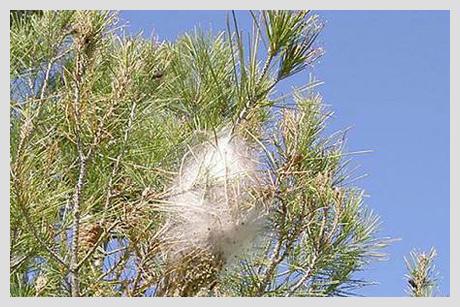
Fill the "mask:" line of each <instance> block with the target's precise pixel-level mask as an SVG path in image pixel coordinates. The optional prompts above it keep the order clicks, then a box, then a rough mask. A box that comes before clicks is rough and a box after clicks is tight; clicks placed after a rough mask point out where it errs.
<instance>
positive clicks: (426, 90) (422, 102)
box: [121, 11, 450, 296]
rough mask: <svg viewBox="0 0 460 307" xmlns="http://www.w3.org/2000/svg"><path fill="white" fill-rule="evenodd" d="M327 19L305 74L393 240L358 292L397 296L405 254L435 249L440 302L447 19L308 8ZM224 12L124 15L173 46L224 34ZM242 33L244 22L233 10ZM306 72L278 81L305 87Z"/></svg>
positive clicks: (444, 257)
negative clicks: (342, 132)
mask: <svg viewBox="0 0 460 307" xmlns="http://www.w3.org/2000/svg"><path fill="white" fill-rule="evenodd" d="M317 13H318V14H319V15H320V16H321V17H322V19H323V20H324V21H325V22H326V27H325V29H324V31H323V33H322V35H321V36H320V38H319V43H320V44H321V45H323V46H324V48H325V49H326V55H325V56H324V57H323V58H322V60H321V61H320V63H318V64H317V65H315V67H314V68H313V70H312V72H313V73H314V75H315V76H316V77H318V78H319V79H321V80H324V81H325V84H324V85H322V86H321V87H320V88H319V91H320V93H321V94H322V95H323V97H324V100H325V102H326V103H327V104H329V105H331V107H332V108H333V110H335V112H336V113H335V118H334V120H333V121H332V122H331V128H332V129H336V130H337V129H342V128H345V127H348V126H352V127H353V128H352V130H351V131H350V133H349V134H348V136H349V140H348V149H349V150H350V151H354V150H364V149H371V150H373V151H374V152H373V153H371V154H367V155H365V156H359V157H356V158H355V160H356V161H357V163H359V165H361V172H362V173H367V174H369V176H368V177H366V178H364V179H361V180H360V181H359V182H357V184H359V185H360V186H361V187H363V188H364V189H365V190H366V191H367V193H368V194H369V195H370V197H369V198H368V199H367V203H368V204H369V206H370V207H371V208H373V209H374V210H375V211H376V212H377V213H378V214H379V215H380V216H381V217H382V220H383V230H382V235H384V236H391V237H394V238H401V241H399V242H396V243H394V244H393V245H392V246H391V247H390V248H388V249H387V252H388V253H389V254H390V259H389V261H387V262H382V263H377V264H375V265H372V266H371V267H370V268H369V270H367V271H366V272H364V273H363V275H364V276H366V277H368V278H370V279H373V280H376V281H378V282H380V285H377V286H371V287H367V288H365V289H363V290H361V291H360V292H359V293H360V294H362V295H366V296H402V295H405V293H404V291H403V289H404V287H405V282H404V279H403V276H404V274H405V266H404V261H403V257H404V256H405V255H407V254H408V253H409V251H410V250H411V249H412V248H414V247H417V248H423V249H429V248H430V247H431V246H434V247H436V248H437V249H438V252H439V257H438V259H437V265H438V268H439V271H440V275H441V278H442V279H441V280H440V295H449V293H450V292H449V291H450V290H449V279H450V275H449V253H450V249H449V240H450V238H449V69H450V65H449V12H448V11H317ZM226 14H227V12H225V11H123V12H122V13H121V17H122V18H123V19H124V20H125V21H127V22H129V27H128V30H129V31H130V32H132V33H135V32H138V31H141V30H143V32H144V34H145V35H146V36H150V35H151V34H152V33H155V34H156V35H158V37H159V38H160V39H161V40H171V41H174V40H175V39H176V38H177V37H178V36H180V35H181V34H182V33H183V32H185V31H189V30H192V29H193V27H194V26H198V25H200V26H202V27H204V28H207V29H209V28H211V29H212V30H214V31H223V30H225V29H226V26H225V20H226ZM237 17H238V19H239V22H240V26H241V28H242V29H244V30H247V31H249V30H250V23H251V18H250V15H249V14H248V13H247V12H245V11H239V12H237ZM307 80H308V74H307V73H303V74H301V75H298V76H296V77H295V78H293V80H291V81H290V82H285V83H284V84H282V87H281V88H280V90H281V91H283V92H286V91H288V89H289V87H290V86H291V85H292V84H299V82H300V83H302V82H303V83H305V82H306V81H307Z"/></svg>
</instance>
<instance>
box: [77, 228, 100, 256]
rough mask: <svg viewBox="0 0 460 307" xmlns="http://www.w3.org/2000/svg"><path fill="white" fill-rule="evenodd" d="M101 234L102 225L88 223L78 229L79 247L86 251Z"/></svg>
mask: <svg viewBox="0 0 460 307" xmlns="http://www.w3.org/2000/svg"><path fill="white" fill-rule="evenodd" d="M101 234H102V227H101V226H100V225H99V224H97V223H94V224H89V225H86V226H85V227H82V229H81V230H80V235H79V237H80V239H79V242H80V247H81V249H80V250H81V251H87V250H89V249H90V248H92V247H93V246H94V245H95V244H96V242H97V240H99V237H100V236H101Z"/></svg>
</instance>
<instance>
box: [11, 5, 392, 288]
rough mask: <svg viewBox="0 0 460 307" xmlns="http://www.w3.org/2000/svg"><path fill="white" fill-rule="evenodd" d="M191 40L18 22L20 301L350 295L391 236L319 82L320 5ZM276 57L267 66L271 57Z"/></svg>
mask: <svg viewBox="0 0 460 307" xmlns="http://www.w3.org/2000/svg"><path fill="white" fill-rule="evenodd" d="M251 14H252V17H253V29H252V32H251V33H250V34H246V33H244V32H243V31H241V29H239V28H238V23H237V19H236V17H235V15H234V14H232V13H230V14H229V16H228V19H227V28H228V29H227V31H226V32H223V33H218V34H214V33H209V32H205V31H202V30H199V29H196V30H195V31H192V32H190V33H186V34H184V35H183V36H182V37H180V38H179V39H178V40H177V41H175V42H159V41H156V40H148V39H145V38H144V37H143V36H142V35H137V36H130V35H127V34H126V33H125V32H124V31H123V27H121V25H120V22H119V21H118V15H117V13H116V12H105V11H104V12H101V11H43V12H40V13H27V14H19V13H12V14H11V15H10V17H11V31H10V41H11V43H10V79H11V83H10V87H11V93H10V95H11V103H10V120H11V127H10V144H11V145H10V155H11V175H10V186H11V193H10V203H11V206H10V233H11V238H10V239H11V244H10V255H11V262H10V283H11V295H13V296H121V295H123V296H166V295H167V296H196V295H200V296H337V295H338V296H342V295H353V294H354V293H355V291H356V290H357V289H360V288H361V287H363V286H365V285H368V284H369V283H370V281H366V280H359V279H356V276H355V275H354V273H355V272H357V271H360V270H363V269H365V268H366V265H368V264H369V263H370V262H371V261H374V260H378V259H383V258H384V254H383V253H382V248H383V247H385V246H386V245H387V244H388V243H389V240H388V239H387V238H380V237H379V236H378V228H379V223H380V222H379V218H378V217H377V216H376V215H374V214H373V213H372V211H371V210H369V209H368V208H367V207H366V205H365V204H364V203H363V193H364V192H363V190H362V189H360V188H359V187H356V186H354V185H352V184H350V183H348V182H349V181H350V176H351V174H350V173H349V171H348V165H349V162H350V160H348V158H347V157H348V156H350V153H347V152H346V151H345V132H343V131H339V132H337V133H335V134H333V135H327V134H326V133H325V128H326V126H327V121H328V119H329V118H330V117H331V114H332V112H331V110H329V109H327V108H326V107H325V106H324V105H323V103H322V99H321V96H320V95H319V94H318V93H317V92H316V90H315V87H316V86H317V85H318V84H320V82H318V81H316V80H315V79H311V81H310V82H309V83H308V84H305V86H303V87H301V88H295V89H293V90H292V92H291V93H288V94H287V95H284V96H281V95H278V94H276V88H277V86H278V84H279V82H280V81H282V80H284V79H288V78H289V77H291V76H292V75H294V74H297V73H300V72H302V71H305V70H308V67H309V66H310V65H313V64H314V63H315V62H316V61H317V59H318V58H319V57H321V56H322V54H323V50H322V49H321V48H320V47H318V46H317V43H316V38H317V36H318V35H319V34H320V32H321V29H322V23H321V20H320V18H319V16H318V15H316V14H314V13H312V12H309V11H262V12H258V13H256V12H251ZM261 59H262V60H261Z"/></svg>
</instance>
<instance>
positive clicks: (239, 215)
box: [164, 130, 265, 263]
mask: <svg viewBox="0 0 460 307" xmlns="http://www.w3.org/2000/svg"><path fill="white" fill-rule="evenodd" d="M263 177H264V176H263V175H262V172H261V171H260V161H259V158H258V152H257V150H255V149H254V148H253V147H251V146H250V145H249V144H248V143H247V142H245V141H244V140H243V139H242V138H240V137H238V136H235V135H233V136H231V135H230V133H229V132H228V130H223V131H221V132H220V133H219V134H217V135H216V136H215V137H212V138H210V139H209V140H207V141H206V142H204V143H202V144H200V145H198V146H196V147H194V148H190V149H189V151H188V152H187V153H186V154H185V155H184V157H183V159H182V164H181V167H180V170H179V174H178V177H177V178H176V180H175V182H174V184H173V186H172V188H171V196H170V197H169V200H168V202H167V204H165V207H164V210H165V211H166V213H167V216H168V225H169V227H168V230H167V232H166V235H165V236H166V238H167V241H168V242H169V243H170V244H169V245H170V249H169V250H170V251H171V252H172V255H173V257H174V258H176V257H183V256H184V255H187V254H188V253H190V252H191V251H196V250H197V249H202V250H205V251H207V252H211V253H212V254H213V255H216V256H218V257H220V258H221V259H222V260H223V261H224V262H225V263H229V261H230V260H232V259H236V258H237V256H238V255H239V254H241V253H242V252H245V251H247V250H248V249H250V248H251V246H252V243H253V242H254V241H255V239H256V237H257V235H258V234H259V233H260V232H261V230H262V229H263V225H264V216H265V210H264V209H263V207H264V206H263V205H262V204H261V200H260V199H261V198H260V197H259V196H258V193H259V192H260V188H261V187H262V186H263V184H264V178H263Z"/></svg>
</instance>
